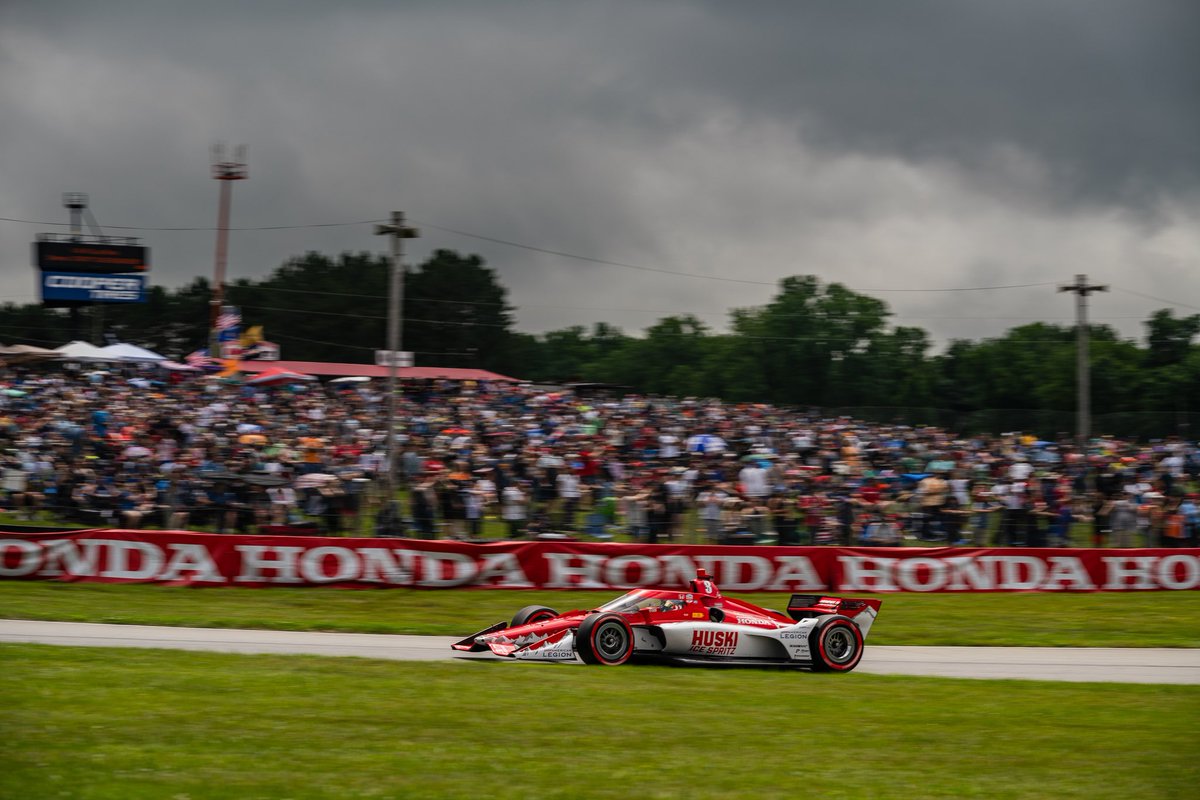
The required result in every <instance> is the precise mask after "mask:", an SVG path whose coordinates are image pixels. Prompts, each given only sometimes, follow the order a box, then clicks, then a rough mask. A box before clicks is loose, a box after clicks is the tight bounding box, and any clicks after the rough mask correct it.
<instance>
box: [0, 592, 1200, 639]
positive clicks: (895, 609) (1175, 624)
mask: <svg viewBox="0 0 1200 800" xmlns="http://www.w3.org/2000/svg"><path fill="white" fill-rule="evenodd" d="M614 594H615V593H608V592H581V591H574V592H567V591H515V590H511V589H508V590H504V589H494V590H489V589H479V590H459V591H435V590H413V589H367V590H339V589H313V588H307V589H290V588H270V589H241V588H211V589H192V588H173V587H164V586H148V585H117V584H100V583H36V582H28V581H8V582H0V617H7V618H15V619H46V620H66V621H73V622H118V623H126V624H141V625H182V626H193V627H214V628H265V629H275V630H321V631H346V632H353V633H415V634H432V635H446V636H465V635H467V634H469V633H473V632H475V631H477V630H480V629H482V628H484V627H486V626H488V625H491V624H492V623H494V622H497V621H499V620H502V619H508V618H510V617H511V616H512V614H513V613H514V612H515V611H516V610H517V609H518V608H520V607H522V606H526V605H531V604H535V603H536V604H539V605H546V606H550V607H551V608H554V609H557V610H558V611H567V610H570V609H573V608H592V607H595V606H596V605H599V604H601V603H604V602H606V601H607V600H608V599H609V598H610V597H612V596H613V595H614ZM736 596H737V597H741V598H745V599H748V600H750V601H751V602H755V603H758V604H760V605H763V606H766V607H768V608H782V606H783V605H784V604H786V602H787V597H788V595H786V594H763V593H759V594H753V593H748V594H737V595H736ZM883 597H884V604H883V610H882V613H881V614H880V617H879V622H878V623H877V624H876V625H875V626H874V627H873V628H872V629H871V644H874V645H977V646H979V645H997V646H1043V647H1200V592H1141V593H1136V592H1114V593H1105V592H1095V593H1079V594H1065V593H1064V594H1057V593H1044V594H1038V593H1024V594H1001V593H994V594H929V595H921V594H892V595H883Z"/></svg>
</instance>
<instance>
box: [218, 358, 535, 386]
mask: <svg viewBox="0 0 1200 800" xmlns="http://www.w3.org/2000/svg"><path fill="white" fill-rule="evenodd" d="M238 366H239V367H240V368H241V370H242V372H246V373H261V372H265V371H267V370H270V369H280V370H287V371H289V372H298V373H301V374H304V375H320V376H322V377H330V378H341V377H349V376H360V377H364V378H386V377H387V376H388V368H387V367H380V366H376V365H375V364H339V363H334V362H328V361H242V362H241V363H240V364H239V365H238ZM396 374H397V375H398V376H399V377H400V378H401V379H403V380H439V379H440V380H449V381H503V382H506V383H520V382H521V381H520V379H519V378H510V377H508V376H507V375H500V374H498V373H495V372H489V371H488V370H486V369H465V368H462V369H460V368H458V367H398V368H397V369H396Z"/></svg>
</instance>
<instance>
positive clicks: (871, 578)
mask: <svg viewBox="0 0 1200 800" xmlns="http://www.w3.org/2000/svg"><path fill="white" fill-rule="evenodd" d="M838 563H839V564H841V566H842V582H841V585H840V586H838V587H837V591H840V592H872V591H874V592H895V591H897V586H896V584H895V582H894V581H893V579H892V567H893V565H894V564H895V563H896V559H894V558H876V557H874V556H838Z"/></svg>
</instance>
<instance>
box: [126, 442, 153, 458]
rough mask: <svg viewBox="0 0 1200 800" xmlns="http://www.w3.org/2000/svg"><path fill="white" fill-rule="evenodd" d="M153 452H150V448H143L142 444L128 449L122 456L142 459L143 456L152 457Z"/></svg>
mask: <svg viewBox="0 0 1200 800" xmlns="http://www.w3.org/2000/svg"><path fill="white" fill-rule="evenodd" d="M151 452H152V451H151V450H150V448H149V447H143V446H142V445H140V444H135V445H131V446H129V447H126V448H125V451H124V452H123V453H122V455H123V456H125V457H126V458H141V457H142V456H148V455H150V453H151Z"/></svg>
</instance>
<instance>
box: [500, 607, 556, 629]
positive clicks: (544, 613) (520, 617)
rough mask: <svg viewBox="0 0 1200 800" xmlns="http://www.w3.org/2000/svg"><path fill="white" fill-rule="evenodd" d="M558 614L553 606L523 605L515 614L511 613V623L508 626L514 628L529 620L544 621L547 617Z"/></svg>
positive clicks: (552, 617) (550, 617)
mask: <svg viewBox="0 0 1200 800" xmlns="http://www.w3.org/2000/svg"><path fill="white" fill-rule="evenodd" d="M557 616H558V612H557V611H555V610H554V609H553V608H546V607H545V606H525V607H524V608H522V609H521V610H520V611H518V612H517V613H516V614H513V618H512V625H510V626H509V627H512V628H516V627H519V626H521V625H528V624H529V623H531V622H545V621H546V620H548V619H554V618H555V617H557Z"/></svg>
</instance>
